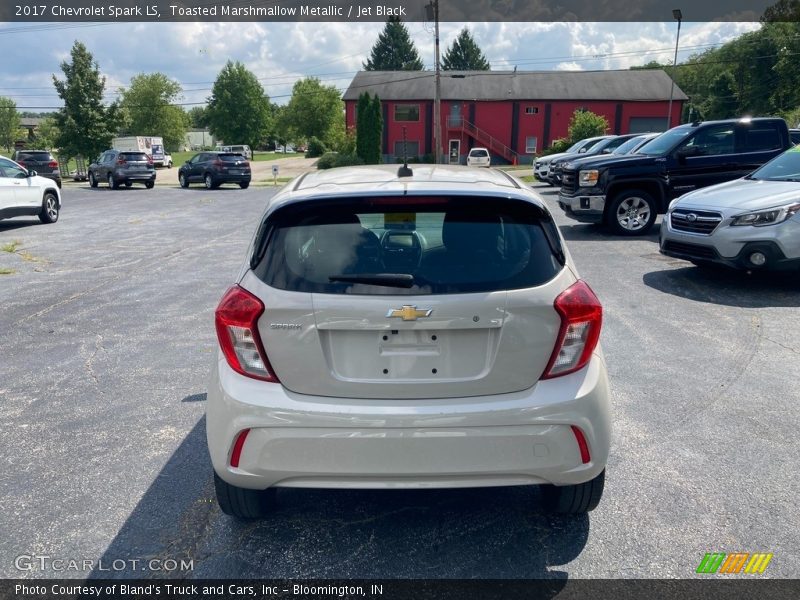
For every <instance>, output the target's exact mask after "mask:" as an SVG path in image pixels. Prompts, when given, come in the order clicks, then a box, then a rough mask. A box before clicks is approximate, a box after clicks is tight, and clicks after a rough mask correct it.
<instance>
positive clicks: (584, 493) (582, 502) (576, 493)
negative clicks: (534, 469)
mask: <svg viewBox="0 0 800 600" xmlns="http://www.w3.org/2000/svg"><path fill="white" fill-rule="evenodd" d="M605 480H606V471H605V469H603V471H602V472H601V473H600V475H598V476H597V477H595V478H594V479H591V480H589V481H587V482H586V483H579V484H578V485H562V486H555V485H543V486H542V498H543V500H544V506H545V508H546V509H547V511H548V512H551V513H560V514H564V515H579V514H581V513H586V512H589V511H590V510H594V509H595V508H597V505H598V504H600V498H602V497H603V486H604V485H605Z"/></svg>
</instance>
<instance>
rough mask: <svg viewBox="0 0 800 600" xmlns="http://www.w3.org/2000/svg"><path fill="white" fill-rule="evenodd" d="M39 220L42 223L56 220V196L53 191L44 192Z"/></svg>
mask: <svg viewBox="0 0 800 600" xmlns="http://www.w3.org/2000/svg"><path fill="white" fill-rule="evenodd" d="M39 220H40V221H41V222H42V223H55V222H56V221H58V197H56V195H55V194H54V193H53V192H45V193H44V198H42V211H41V212H40V213H39Z"/></svg>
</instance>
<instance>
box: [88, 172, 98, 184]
mask: <svg viewBox="0 0 800 600" xmlns="http://www.w3.org/2000/svg"><path fill="white" fill-rule="evenodd" d="M89 185H90V186H91V187H97V178H96V177H95V176H94V173H92V172H91V171H89Z"/></svg>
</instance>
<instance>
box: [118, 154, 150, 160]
mask: <svg viewBox="0 0 800 600" xmlns="http://www.w3.org/2000/svg"><path fill="white" fill-rule="evenodd" d="M119 156H120V158H124V159H125V160H131V161H136V160H144V161H146V160H147V154H145V153H144V152H120V153H119Z"/></svg>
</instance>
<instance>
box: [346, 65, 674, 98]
mask: <svg viewBox="0 0 800 600" xmlns="http://www.w3.org/2000/svg"><path fill="white" fill-rule="evenodd" d="M441 81H442V83H441V87H442V100H587V101H588V100H629V101H653V100H669V92H670V86H671V83H672V82H671V80H670V78H669V75H667V74H666V73H665V72H664V71H661V70H641V71H517V72H516V73H514V72H512V71H442V78H441ZM433 88H434V74H433V71H360V72H359V73H357V74H356V76H355V78H354V79H353V81H352V82H350V86H349V87H348V88H347V91H346V92H345V93H344V99H345V100H358V96H359V94H362V93H363V92H367V91H368V92H369V93H370V94H378V96H379V97H380V98H381V100H432V99H433V93H434V90H433ZM673 98H674V99H675V100H688V96H686V94H684V93H683V91H681V89H680V88H679V87H678V86H677V85H676V86H675V92H674V96H673Z"/></svg>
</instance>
